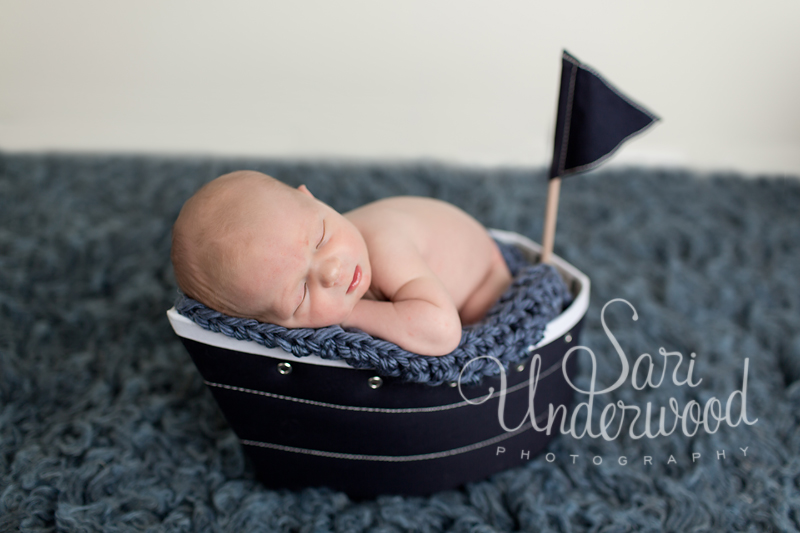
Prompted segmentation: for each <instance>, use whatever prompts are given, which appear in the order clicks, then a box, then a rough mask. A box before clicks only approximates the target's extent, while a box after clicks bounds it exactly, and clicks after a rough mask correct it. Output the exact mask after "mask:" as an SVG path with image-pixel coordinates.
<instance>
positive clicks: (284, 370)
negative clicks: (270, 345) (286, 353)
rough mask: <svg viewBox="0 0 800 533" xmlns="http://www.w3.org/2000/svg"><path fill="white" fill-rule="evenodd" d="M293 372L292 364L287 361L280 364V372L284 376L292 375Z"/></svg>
mask: <svg viewBox="0 0 800 533" xmlns="http://www.w3.org/2000/svg"><path fill="white" fill-rule="evenodd" d="M291 371H292V365H291V364H290V363H287V362H286V361H283V362H281V363H278V372H280V373H281V374H283V375H284V376H285V375H286V374H288V373H290V372H291Z"/></svg>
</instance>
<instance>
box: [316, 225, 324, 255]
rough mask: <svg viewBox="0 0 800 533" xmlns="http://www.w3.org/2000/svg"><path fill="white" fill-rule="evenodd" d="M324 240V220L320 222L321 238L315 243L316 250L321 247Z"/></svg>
mask: <svg viewBox="0 0 800 533" xmlns="http://www.w3.org/2000/svg"><path fill="white" fill-rule="evenodd" d="M324 240H325V219H323V220H322V237H320V238H319V242H318V243H317V248H319V247H320V246H322V241H324Z"/></svg>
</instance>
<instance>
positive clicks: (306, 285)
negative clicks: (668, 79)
mask: <svg viewBox="0 0 800 533" xmlns="http://www.w3.org/2000/svg"><path fill="white" fill-rule="evenodd" d="M307 294H308V283H303V299H302V300H300V303H299V304H297V308H295V310H294V312H295V313H297V310H298V309H300V306H301V305H303V302H305V301H306V295H307Z"/></svg>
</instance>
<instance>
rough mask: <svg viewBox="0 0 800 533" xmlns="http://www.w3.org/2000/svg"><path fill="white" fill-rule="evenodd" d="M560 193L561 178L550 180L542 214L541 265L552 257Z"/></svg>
mask: <svg viewBox="0 0 800 533" xmlns="http://www.w3.org/2000/svg"><path fill="white" fill-rule="evenodd" d="M560 191H561V178H552V179H551V180H550V183H549V185H548V187H547V207H546V208H545V212H544V232H543V233H542V256H541V258H540V260H541V262H542V263H549V262H550V259H551V257H552V256H553V241H554V240H555V236H556V218H557V217H558V193H559V192H560Z"/></svg>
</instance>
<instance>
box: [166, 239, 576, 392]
mask: <svg viewBox="0 0 800 533" xmlns="http://www.w3.org/2000/svg"><path fill="white" fill-rule="evenodd" d="M501 250H502V251H503V255H504V257H505V258H506V262H507V263H508V264H509V268H510V270H511V272H512V274H513V275H514V279H513V281H512V284H511V286H510V287H509V288H508V290H506V292H505V294H503V296H501V297H500V299H499V300H498V301H497V303H496V304H495V305H494V306H493V307H492V309H491V310H490V311H489V312H488V313H487V315H486V317H484V319H483V320H482V321H480V322H479V323H477V324H472V325H469V326H465V327H464V328H463V330H462V333H461V342H460V343H459V345H458V348H456V349H455V350H454V351H453V352H452V353H450V354H448V355H445V356H441V357H432V356H424V355H419V354H415V353H412V352H408V351H406V350H404V349H402V348H400V347H399V346H397V345H396V344H394V343H391V342H388V341H384V340H382V339H378V338H375V337H372V336H371V335H369V334H367V333H364V332H363V331H360V330H357V329H350V328H348V329H344V328H342V327H341V326H330V327H326V328H319V329H311V328H296V329H288V328H285V327H283V326H278V325H275V324H267V323H263V322H259V321H257V320H253V319H245V318H234V317H230V316H227V315H224V314H222V313H219V312H217V311H214V310H213V309H210V308H208V307H206V306H205V305H203V304H202V303H200V302H198V301H196V300H193V299H192V298H189V297H187V296H185V295H181V296H180V297H179V299H178V301H177V302H176V304H175V308H176V310H177V311H178V312H179V313H180V314H182V315H184V316H186V317H187V318H189V319H191V320H193V321H194V322H195V323H197V324H199V325H200V326H202V327H203V328H205V329H208V330H211V331H216V332H220V333H224V334H225V335H228V336H230V337H234V338H236V339H240V340H250V341H254V342H257V343H259V344H262V345H264V346H266V347H268V348H281V349H283V350H285V351H287V352H289V353H292V354H294V355H296V356H297V357H304V356H308V355H318V356H320V357H322V358H324V359H337V360H342V361H345V362H346V363H348V364H349V365H350V366H353V367H355V368H364V369H372V370H375V372H376V373H377V374H379V375H382V376H393V377H399V378H401V379H403V380H404V381H411V382H416V383H427V384H429V385H440V384H442V383H444V382H449V381H456V380H458V379H459V374H460V373H461V371H462V369H463V374H462V375H461V378H460V379H461V383H464V384H466V383H476V382H478V381H480V380H481V379H482V377H483V376H488V375H497V374H499V372H500V369H499V368H498V366H497V364H496V363H495V362H493V361H492V360H490V359H486V358H484V359H479V360H476V361H475V362H473V363H472V364H469V365H467V363H468V362H469V361H470V360H472V359H475V358H476V357H479V356H482V355H488V356H493V357H495V358H497V359H498V360H499V361H500V362H501V363H502V364H503V366H504V368H505V369H506V370H508V367H509V366H511V365H515V364H517V363H518V362H519V361H521V360H522V359H524V358H525V357H527V356H528V355H530V352H529V350H528V349H527V348H528V347H529V346H531V345H535V344H536V343H537V342H539V340H541V338H542V336H543V335H544V329H545V327H546V326H547V323H548V322H549V321H550V320H552V319H554V318H555V317H557V316H558V315H559V314H560V313H561V311H562V309H564V308H566V306H567V305H568V304H569V301H570V294H569V292H568V290H567V287H566V285H565V284H564V281H563V280H562V279H561V276H560V275H559V274H558V272H557V271H556V270H555V269H554V268H553V267H552V266H550V265H544V264H538V265H518V264H516V263H517V262H518V259H517V258H515V257H514V254H513V253H511V254H510V253H509V250H508V248H505V247H501ZM465 365H466V366H465Z"/></svg>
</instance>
